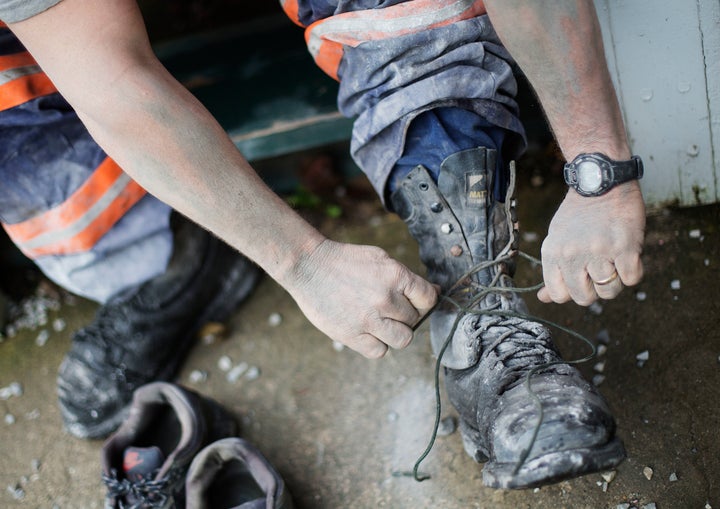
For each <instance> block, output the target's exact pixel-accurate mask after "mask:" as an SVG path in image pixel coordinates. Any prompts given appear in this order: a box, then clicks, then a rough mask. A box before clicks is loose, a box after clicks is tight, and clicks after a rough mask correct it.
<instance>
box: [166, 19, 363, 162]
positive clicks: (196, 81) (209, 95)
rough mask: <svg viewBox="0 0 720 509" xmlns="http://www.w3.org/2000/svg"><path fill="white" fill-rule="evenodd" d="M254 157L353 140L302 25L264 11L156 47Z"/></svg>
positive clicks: (334, 86) (334, 84) (334, 91)
mask: <svg viewBox="0 0 720 509" xmlns="http://www.w3.org/2000/svg"><path fill="white" fill-rule="evenodd" d="M154 49H155V52H156V54H157V55H158V58H160V60H161V61H162V62H163V63H164V65H165V66H166V67H167V68H168V70H169V71H170V72H171V73H172V74H173V75H174V76H175V77H176V78H177V79H178V80H179V81H180V82H181V83H183V84H184V85H185V86H186V87H187V88H188V89H189V90H190V91H191V92H192V93H193V94H194V95H195V96H196V97H197V98H198V99H199V100H200V101H201V102H202V103H203V104H204V105H205V107H206V108H208V110H209V111H210V112H211V113H212V114H213V115H214V116H215V118H216V119H217V120H218V121H219V122H220V124H221V125H222V126H223V127H224V128H225V130H226V131H227V132H228V134H229V135H230V137H231V139H232V140H233V142H234V143H235V145H236V146H237V147H238V148H239V149H240V151H241V152H242V153H243V154H244V156H245V157H246V158H247V159H248V160H250V161H256V160H260V159H267V158H272V157H277V156H282V155H287V154H292V153H295V152H300V151H305V150H308V149H313V148H317V147H321V146H323V145H328V144H332V143H336V142H341V141H347V140H349V139H350V133H351V129H352V121H351V120H349V119H347V118H344V117H343V116H341V115H340V113H339V112H338V110H337V100H336V99H337V91H338V84H337V82H335V81H334V80H333V79H332V78H330V77H329V76H327V75H325V74H324V73H323V72H322V71H321V70H320V69H319V68H318V67H317V66H316V65H315V62H314V61H313V59H312V57H311V56H310V54H309V53H308V51H307V48H306V46H305V41H304V38H303V29H302V28H300V27H298V26H295V25H294V24H293V23H292V22H290V21H289V20H288V19H287V18H286V17H285V16H282V17H276V16H272V17H266V18H259V19H253V20H252V21H250V22H248V23H246V24H242V25H238V26H233V27H230V28H223V29H220V30H217V31H213V32H210V33H204V34H195V35H191V36H188V37H184V38H181V39H177V40H172V41H168V42H164V43H159V44H156V45H155V46H154Z"/></svg>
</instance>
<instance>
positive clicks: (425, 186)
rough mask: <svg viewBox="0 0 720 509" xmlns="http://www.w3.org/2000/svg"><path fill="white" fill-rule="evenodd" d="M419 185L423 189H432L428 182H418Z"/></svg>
mask: <svg viewBox="0 0 720 509" xmlns="http://www.w3.org/2000/svg"><path fill="white" fill-rule="evenodd" d="M418 187H419V188H420V190H421V191H427V190H428V189H430V186H429V185H428V183H427V182H420V183H419V184H418Z"/></svg>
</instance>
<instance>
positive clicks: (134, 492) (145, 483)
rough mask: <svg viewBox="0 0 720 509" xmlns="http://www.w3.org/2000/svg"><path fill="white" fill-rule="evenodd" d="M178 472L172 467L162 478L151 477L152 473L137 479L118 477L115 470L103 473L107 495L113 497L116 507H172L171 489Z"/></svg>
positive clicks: (136, 508)
mask: <svg viewBox="0 0 720 509" xmlns="http://www.w3.org/2000/svg"><path fill="white" fill-rule="evenodd" d="M180 477H181V476H180V472H179V471H178V470H177V469H172V470H171V471H170V472H169V473H168V475H166V476H165V477H163V478H162V479H157V480H155V479H152V474H151V475H148V476H147V477H144V478H142V479H140V480H137V481H130V480H129V479H120V478H119V477H118V475H117V471H116V470H114V469H113V470H112V471H111V473H110V475H107V474H103V475H102V480H103V483H105V486H107V496H108V497H109V498H110V497H111V498H114V499H115V500H116V503H117V508H118V509H172V508H174V507H175V503H174V501H173V500H172V494H171V492H172V489H173V486H174V485H175V483H176V482H177V480H178V479H179V478H180Z"/></svg>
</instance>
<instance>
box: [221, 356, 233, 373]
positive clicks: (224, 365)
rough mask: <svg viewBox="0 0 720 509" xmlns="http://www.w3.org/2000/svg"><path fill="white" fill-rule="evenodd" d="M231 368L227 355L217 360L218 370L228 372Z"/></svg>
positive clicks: (230, 361)
mask: <svg viewBox="0 0 720 509" xmlns="http://www.w3.org/2000/svg"><path fill="white" fill-rule="evenodd" d="M232 366H233V364H232V359H231V358H230V357H228V356H227V355H223V356H222V357H220V358H219V359H218V368H220V371H230V370H231V369H232Z"/></svg>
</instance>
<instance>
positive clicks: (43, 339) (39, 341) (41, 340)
mask: <svg viewBox="0 0 720 509" xmlns="http://www.w3.org/2000/svg"><path fill="white" fill-rule="evenodd" d="M48 339H50V333H49V332H48V331H47V329H43V330H41V331H40V334H38V335H37V337H36V338H35V344H36V345H37V346H45V344H46V343H47V342H48Z"/></svg>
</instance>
